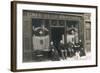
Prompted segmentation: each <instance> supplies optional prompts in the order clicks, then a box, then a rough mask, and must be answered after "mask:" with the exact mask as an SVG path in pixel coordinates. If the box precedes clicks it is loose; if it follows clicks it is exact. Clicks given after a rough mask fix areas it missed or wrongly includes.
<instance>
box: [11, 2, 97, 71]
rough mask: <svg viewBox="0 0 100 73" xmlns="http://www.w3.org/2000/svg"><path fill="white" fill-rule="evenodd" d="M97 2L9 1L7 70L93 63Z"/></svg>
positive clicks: (27, 69)
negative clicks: (8, 62) (9, 65)
mask: <svg viewBox="0 0 100 73" xmlns="http://www.w3.org/2000/svg"><path fill="white" fill-rule="evenodd" d="M97 10H98V9H97V6H89V5H74V4H60V3H59V4H58V3H42V2H26V1H12V2H11V71H13V72H17V71H36V70H52V69H67V68H83V67H96V66H97V65H98V64H97V20H98V19H97Z"/></svg>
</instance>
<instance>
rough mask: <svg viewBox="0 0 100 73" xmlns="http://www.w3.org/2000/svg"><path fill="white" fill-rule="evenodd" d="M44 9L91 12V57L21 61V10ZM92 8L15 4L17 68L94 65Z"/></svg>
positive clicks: (93, 10) (94, 25) (94, 27)
mask: <svg viewBox="0 0 100 73" xmlns="http://www.w3.org/2000/svg"><path fill="white" fill-rule="evenodd" d="M23 9H24V10H45V11H63V12H81V13H91V17H92V18H91V58H90V59H87V60H79V61H78V60H77V61H71V60H70V61H59V62H56V61H55V62H52V61H49V62H38V63H36V62H32V63H23V62H22V44H23V42H22V39H23V38H22V21H23V20H22V10H23ZM95 12H96V11H95V9H94V8H82V7H67V6H66V7H64V6H50V5H33V4H32V5H30V4H17V69H32V68H33V69H35V68H50V67H64V66H65V67H66V66H80V65H95V63H96V62H95V59H96V45H95V43H96V36H95V35H96V24H95V23H96V20H95V19H96V13H95Z"/></svg>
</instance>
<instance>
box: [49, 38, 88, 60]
mask: <svg viewBox="0 0 100 73" xmlns="http://www.w3.org/2000/svg"><path fill="white" fill-rule="evenodd" d="M53 44H54V43H53V42H52V41H51V45H50V53H49V54H50V58H51V60H53V61H58V60H60V59H63V60H64V59H67V58H68V57H70V58H71V57H73V56H76V53H78V54H79V56H80V57H81V56H85V55H86V53H85V50H84V48H83V44H82V41H81V40H79V42H78V43H72V42H68V43H67V44H66V45H65V44H64V43H63V41H62V40H61V41H60V44H59V47H58V48H56V47H55V46H54V45H53Z"/></svg>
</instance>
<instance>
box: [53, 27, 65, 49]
mask: <svg viewBox="0 0 100 73" xmlns="http://www.w3.org/2000/svg"><path fill="white" fill-rule="evenodd" d="M62 35H64V28H61V27H52V28H51V41H53V43H54V46H55V47H56V48H58V46H59V44H60V40H62Z"/></svg>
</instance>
